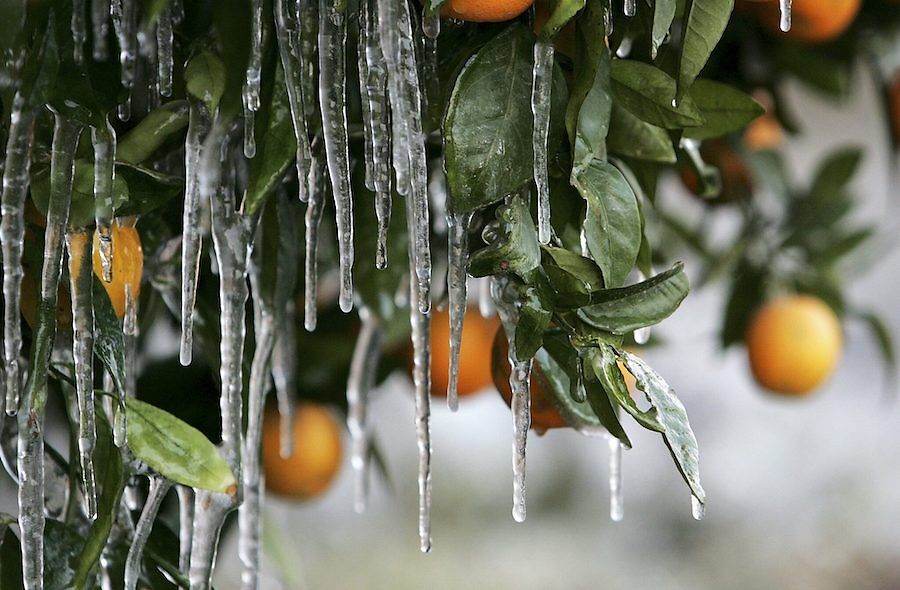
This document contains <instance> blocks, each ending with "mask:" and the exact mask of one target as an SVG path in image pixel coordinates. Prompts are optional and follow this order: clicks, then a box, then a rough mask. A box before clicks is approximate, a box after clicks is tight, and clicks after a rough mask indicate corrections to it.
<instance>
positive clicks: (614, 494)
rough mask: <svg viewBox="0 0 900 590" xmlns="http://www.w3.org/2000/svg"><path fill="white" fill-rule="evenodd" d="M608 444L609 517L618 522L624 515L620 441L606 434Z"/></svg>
mask: <svg viewBox="0 0 900 590" xmlns="http://www.w3.org/2000/svg"><path fill="white" fill-rule="evenodd" d="M606 441H607V443H608V444H609V518H610V519H611V520H613V521H614V522H619V521H620V520H622V517H624V516H625V507H624V504H623V503H622V443H621V442H619V439H617V438H616V437H614V436H612V435H611V434H607V435H606Z"/></svg>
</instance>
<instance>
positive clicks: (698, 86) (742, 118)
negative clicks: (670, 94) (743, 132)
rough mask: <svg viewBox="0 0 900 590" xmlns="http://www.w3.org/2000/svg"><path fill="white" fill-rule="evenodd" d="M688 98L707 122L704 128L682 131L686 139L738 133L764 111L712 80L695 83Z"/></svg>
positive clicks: (749, 97)
mask: <svg viewBox="0 0 900 590" xmlns="http://www.w3.org/2000/svg"><path fill="white" fill-rule="evenodd" d="M690 96H691V98H693V99H694V102H695V103H697V106H698V107H699V108H700V111H701V112H702V113H703V118H704V119H706V122H705V123H704V124H703V125H701V126H699V127H691V128H689V129H685V130H684V136H685V137H691V138H694V139H709V138H711V137H719V136H722V135H725V134H727V133H732V132H734V131H738V130H739V129H743V128H744V127H746V126H747V124H748V123H749V122H750V121H752V120H753V119H755V118H757V117H758V116H760V115H762V114H763V113H764V112H766V109H765V108H764V107H763V106H762V105H761V104H759V103H758V102H756V101H755V100H754V99H753V97H751V96H750V95H748V94H745V93H744V92H741V91H740V90H738V89H737V88H733V87H731V86H729V85H728V84H722V83H721V82H716V81H714V80H702V79H701V80H697V81H695V82H694V85H693V86H692V87H691V92H690Z"/></svg>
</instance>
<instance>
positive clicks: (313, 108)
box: [296, 0, 319, 118]
mask: <svg viewBox="0 0 900 590" xmlns="http://www.w3.org/2000/svg"><path fill="white" fill-rule="evenodd" d="M296 10H297V15H298V16H297V20H298V21H299V28H298V32H297V35H298V45H299V58H300V85H301V87H302V88H303V92H302V94H303V108H304V109H305V111H306V113H307V116H309V117H310V118H312V117H313V115H314V114H315V113H316V112H317V110H318V98H317V97H318V94H317V88H316V87H317V83H316V65H315V64H316V56H317V53H316V51H317V48H318V23H319V3H318V2H316V0H298V6H297V9H296Z"/></svg>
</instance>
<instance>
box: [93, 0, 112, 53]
mask: <svg viewBox="0 0 900 590" xmlns="http://www.w3.org/2000/svg"><path fill="white" fill-rule="evenodd" d="M109 13H110V10H109V0H92V1H91V30H92V31H93V35H92V41H93V43H94V61H106V56H107V47H106V36H107V35H108V34H109Z"/></svg>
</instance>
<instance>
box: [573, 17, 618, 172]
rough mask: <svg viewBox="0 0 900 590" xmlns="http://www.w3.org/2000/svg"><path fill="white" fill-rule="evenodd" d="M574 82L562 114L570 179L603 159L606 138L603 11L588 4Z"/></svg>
mask: <svg viewBox="0 0 900 590" xmlns="http://www.w3.org/2000/svg"><path fill="white" fill-rule="evenodd" d="M577 32H578V37H577V38H576V42H577V46H576V47H577V49H576V51H577V53H576V55H575V81H574V82H573V87H572V94H571V96H570V98H569V104H568V107H567V110H566V127H567V129H568V130H569V137H570V139H571V141H572V144H573V145H574V150H573V155H572V161H573V166H572V175H573V176H574V175H577V174H578V173H579V172H581V170H582V169H584V168H585V167H586V166H588V165H590V163H591V160H593V159H595V158H596V159H601V160H604V159H606V136H607V133H608V132H609V117H610V108H611V106H612V97H611V95H610V92H611V82H610V77H609V71H610V56H609V48H608V47H607V46H606V42H605V39H606V30H605V28H604V24H603V7H602V6H600V3H599V2H596V1H592V2H591V3H590V4H589V5H588V7H587V9H586V10H585V12H584V14H583V15H582V16H581V18H579V19H578V29H577Z"/></svg>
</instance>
